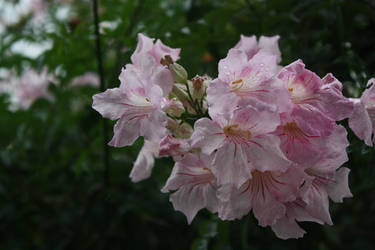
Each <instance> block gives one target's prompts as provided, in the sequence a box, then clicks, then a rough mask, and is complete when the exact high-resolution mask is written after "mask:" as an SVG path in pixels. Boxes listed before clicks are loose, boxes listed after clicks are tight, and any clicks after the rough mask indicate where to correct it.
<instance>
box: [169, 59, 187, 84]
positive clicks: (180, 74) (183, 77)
mask: <svg viewBox="0 0 375 250" xmlns="http://www.w3.org/2000/svg"><path fill="white" fill-rule="evenodd" d="M168 68H169V70H170V71H171V73H172V76H173V79H174V81H175V82H177V83H186V82H187V77H188V74H187V72H186V70H185V69H184V67H182V66H181V65H180V64H178V63H172V64H169V66H168Z"/></svg>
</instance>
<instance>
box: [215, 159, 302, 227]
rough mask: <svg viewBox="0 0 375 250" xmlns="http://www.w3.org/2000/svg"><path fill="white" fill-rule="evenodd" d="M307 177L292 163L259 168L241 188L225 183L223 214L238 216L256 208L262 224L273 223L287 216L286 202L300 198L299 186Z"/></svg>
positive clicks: (224, 217)
mask: <svg viewBox="0 0 375 250" xmlns="http://www.w3.org/2000/svg"><path fill="white" fill-rule="evenodd" d="M305 176H306V174H305V173H304V172H303V170H301V169H299V168H295V167H292V166H291V167H290V168H288V169H287V170H286V171H265V172H260V171H258V170H255V171H253V172H252V178H251V179H249V180H247V181H246V182H245V183H244V184H243V185H242V186H241V187H240V188H236V187H234V186H233V185H224V186H222V187H221V188H220V189H219V191H218V196H219V199H220V201H221V203H220V207H219V217H220V218H221V219H226V220H233V219H238V218H241V217H243V216H244V215H246V214H247V213H249V212H250V210H251V209H252V210H253V213H254V215H255V217H256V218H257V219H258V222H259V225H261V226H268V225H273V224H275V223H276V221H277V220H278V219H280V218H281V217H283V216H284V214H285V212H286V207H285V205H284V203H286V202H291V201H294V200H295V199H296V198H297V197H298V194H299V187H300V185H301V184H302V183H303V181H304V178H305Z"/></svg>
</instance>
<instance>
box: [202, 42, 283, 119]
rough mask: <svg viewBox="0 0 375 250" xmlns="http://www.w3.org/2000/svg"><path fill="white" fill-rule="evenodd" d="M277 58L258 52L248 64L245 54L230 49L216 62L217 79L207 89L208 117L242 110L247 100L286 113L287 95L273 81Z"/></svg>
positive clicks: (279, 85)
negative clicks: (260, 102)
mask: <svg viewBox="0 0 375 250" xmlns="http://www.w3.org/2000/svg"><path fill="white" fill-rule="evenodd" d="M276 68H277V65H276V57H275V56H273V55H270V54H267V53H262V52H259V53H257V54H256V55H255V56H254V57H252V58H251V59H250V60H248V58H247V56H246V54H245V52H243V51H241V50H238V49H231V50H230V51H229V52H228V55H227V57H226V58H224V59H222V60H220V62H219V76H218V78H217V79H215V80H214V81H212V82H211V83H210V85H209V87H208V89H207V100H208V105H209V109H210V115H211V114H219V113H227V112H229V111H230V110H233V109H234V108H235V107H236V106H240V107H241V106H245V105H246V104H247V101H248V100H249V99H251V100H254V99H255V100H257V101H262V102H265V103H268V104H273V105H275V106H276V107H278V108H279V110H280V111H284V110H285V109H287V105H288V93H287V91H286V90H285V89H284V88H282V87H281V83H280V82H279V80H278V79H277V78H275V77H274V75H275V73H276Z"/></svg>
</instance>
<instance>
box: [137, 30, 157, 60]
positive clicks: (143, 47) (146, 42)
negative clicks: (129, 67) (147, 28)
mask: <svg viewBox="0 0 375 250" xmlns="http://www.w3.org/2000/svg"><path fill="white" fill-rule="evenodd" d="M153 41H154V39H153V38H149V37H147V36H145V35H143V34H141V33H139V34H138V44H137V48H136V49H135V51H134V53H133V54H132V56H131V60H132V62H133V63H134V64H135V65H137V64H138V56H139V54H141V53H147V52H149V51H151V49H152V47H153V43H154V42H153Z"/></svg>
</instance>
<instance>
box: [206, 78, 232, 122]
mask: <svg viewBox="0 0 375 250" xmlns="http://www.w3.org/2000/svg"><path fill="white" fill-rule="evenodd" d="M236 100H237V98H236V95H235V94H234V93H233V92H232V91H231V88H230V87H229V85H228V83H226V82H224V81H222V80H220V79H215V80H213V81H211V83H210V85H208V88H207V102H208V112H209V114H210V116H211V117H214V116H217V115H224V114H227V113H230V112H231V111H232V110H234V109H235V108H236V106H237V101H236Z"/></svg>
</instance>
